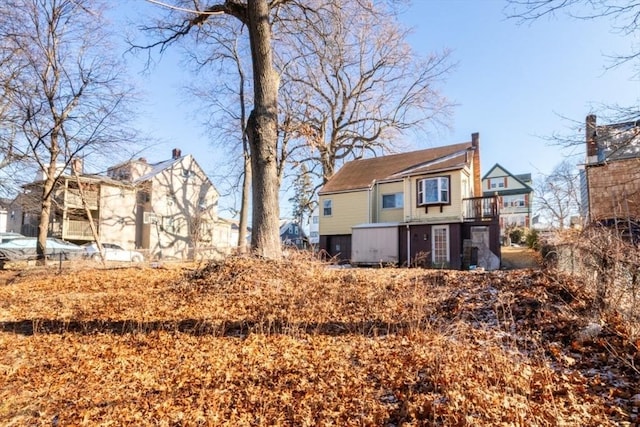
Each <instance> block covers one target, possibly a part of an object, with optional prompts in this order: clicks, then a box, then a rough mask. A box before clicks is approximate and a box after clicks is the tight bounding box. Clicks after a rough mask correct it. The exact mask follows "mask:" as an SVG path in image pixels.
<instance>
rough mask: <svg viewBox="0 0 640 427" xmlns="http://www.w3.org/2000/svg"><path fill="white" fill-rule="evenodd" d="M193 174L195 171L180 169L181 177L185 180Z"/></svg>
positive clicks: (194, 174)
mask: <svg viewBox="0 0 640 427" xmlns="http://www.w3.org/2000/svg"><path fill="white" fill-rule="evenodd" d="M194 176H196V173H195V171H192V170H191V169H182V177H183V178H184V179H185V181H188V180H189V179H190V178H193V177H194Z"/></svg>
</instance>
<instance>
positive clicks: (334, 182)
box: [319, 142, 474, 194]
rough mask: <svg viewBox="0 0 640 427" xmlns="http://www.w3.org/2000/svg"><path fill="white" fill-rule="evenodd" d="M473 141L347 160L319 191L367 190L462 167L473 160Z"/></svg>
mask: <svg viewBox="0 0 640 427" xmlns="http://www.w3.org/2000/svg"><path fill="white" fill-rule="evenodd" d="M473 151H474V149H473V145H472V143H471V142H465V143H461V144H454V145H447V146H441V147H435V148H428V149H426V150H419V151H412V152H409V153H402V154H392V155H388V156H383V157H375V158H371V159H360V160H354V161H351V162H349V163H346V164H345V165H344V166H342V167H341V168H340V170H338V172H337V173H336V174H335V175H334V176H333V177H332V178H331V179H330V180H329V181H328V182H327V183H326V184H325V185H324V186H323V187H322V189H321V190H320V192H319V194H326V193H334V192H341V191H354V190H364V189H367V188H369V187H370V186H371V185H373V184H375V183H376V182H377V181H384V180H393V179H402V177H404V176H409V175H415V174H427V173H430V172H434V171H438V170H451V169H460V168H462V167H464V166H465V165H468V164H469V163H470V162H471V158H472V156H473Z"/></svg>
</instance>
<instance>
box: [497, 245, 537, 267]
mask: <svg viewBox="0 0 640 427" xmlns="http://www.w3.org/2000/svg"><path fill="white" fill-rule="evenodd" d="M501 255H502V268H503V269H505V270H519V269H522V268H540V254H539V253H538V252H536V251H534V250H533V249H529V248H527V247H523V246H503V247H502V248H501Z"/></svg>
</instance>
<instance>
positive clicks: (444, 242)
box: [431, 225, 449, 266]
mask: <svg viewBox="0 0 640 427" xmlns="http://www.w3.org/2000/svg"><path fill="white" fill-rule="evenodd" d="M431 235H432V239H431V246H432V247H431V253H432V254H433V265H434V266H439V265H442V264H446V263H448V262H449V226H448V225H434V226H433V227H432V228H431Z"/></svg>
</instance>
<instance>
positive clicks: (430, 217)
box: [405, 170, 470, 223]
mask: <svg viewBox="0 0 640 427" xmlns="http://www.w3.org/2000/svg"><path fill="white" fill-rule="evenodd" d="M440 176H448V177H449V184H450V188H451V194H449V200H450V201H451V204H450V205H444V206H442V212H440V206H429V208H428V211H427V212H425V211H426V209H425V207H424V206H417V194H418V190H417V182H418V181H419V180H421V179H424V178H436V177H440ZM462 176H463V172H462V171H460V170H458V171H451V172H446V173H441V174H436V175H425V176H420V177H412V178H411V179H410V181H409V183H408V185H407V187H408V191H407V193H408V195H407V196H406V199H405V211H406V213H407V216H408V218H407V219H408V220H410V221H420V222H432V223H438V222H451V221H454V222H457V221H461V220H462V198H463V194H464V191H463V189H462V184H463V179H462ZM464 176H465V179H464V181H465V183H466V185H469V181H470V180H469V178H468V171H467V172H465V174H464Z"/></svg>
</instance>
